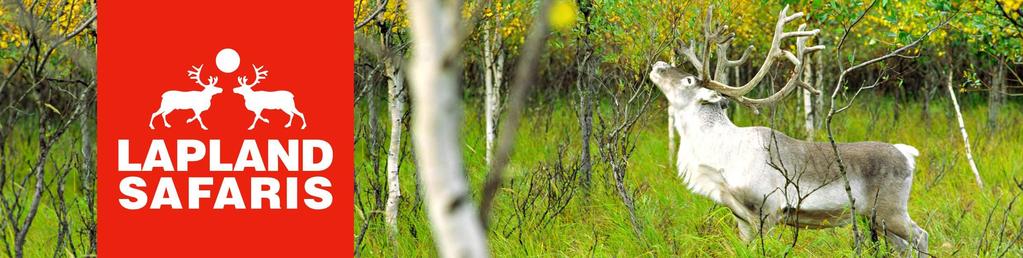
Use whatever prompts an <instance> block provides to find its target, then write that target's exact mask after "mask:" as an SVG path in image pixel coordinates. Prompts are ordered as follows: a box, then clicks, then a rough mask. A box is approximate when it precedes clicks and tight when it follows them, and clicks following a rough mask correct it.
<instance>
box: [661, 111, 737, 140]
mask: <svg viewBox="0 0 1023 258" xmlns="http://www.w3.org/2000/svg"><path fill="white" fill-rule="evenodd" d="M675 121H677V123H676V124H675V125H674V126H675V128H676V129H677V130H678V131H679V133H681V134H682V135H683V136H686V135H688V136H694V137H699V136H710V135H716V134H719V133H721V132H723V131H727V130H729V129H734V128H736V126H735V124H733V123H732V120H731V119H729V118H728V115H727V114H726V113H725V110H724V109H722V108H721V105H716V104H710V105H697V106H693V107H689V108H687V109H683V110H681V112H675Z"/></svg>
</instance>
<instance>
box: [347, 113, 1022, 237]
mask: <svg viewBox="0 0 1023 258" xmlns="http://www.w3.org/2000/svg"><path fill="white" fill-rule="evenodd" d="M658 97H659V96H658ZM871 98H875V99H873V100H871ZM543 105H553V106H549V107H548V108H546V109H540V110H533V111H531V112H529V113H528V114H527V117H526V118H525V120H524V122H523V123H522V127H521V128H520V130H519V132H518V142H517V143H516V147H515V153H514V156H513V157H512V162H511V164H510V165H509V170H508V172H507V177H506V181H505V184H504V188H503V189H502V190H501V192H500V193H499V195H498V196H497V200H496V203H495V207H494V211H493V216H492V218H491V221H492V222H491V226H490V229H489V231H488V232H489V234H488V238H489V239H488V240H489V244H490V248H491V251H492V252H493V253H494V254H495V255H496V256H498V257H532V256H539V257H591V256H597V257H635V256H643V257H649V256H656V257H664V256H668V257H672V256H681V257H707V256H712V257H735V256H740V257H747V256H760V255H762V254H766V255H767V256H781V255H783V254H785V253H786V252H789V255H792V256H795V257H819V256H824V255H829V256H831V255H836V256H853V255H855V254H854V252H853V249H852V246H853V240H852V237H851V234H852V231H851V227H850V226H845V227H840V228H832V229H823V230H800V232H799V240H798V242H797V243H796V245H795V248H790V245H791V244H792V238H793V231H794V230H793V228H791V227H778V228H776V229H774V230H773V231H770V232H768V233H767V235H766V236H765V237H764V238H763V244H761V242H760V240H758V241H756V242H755V243H749V244H747V243H744V242H742V241H741V240H739V238H738V233H737V230H736V228H735V221H734V219H733V218H732V215H731V213H730V212H729V211H728V210H727V209H726V208H724V207H723V206H720V205H716V204H714V203H713V202H712V201H710V200H709V199H707V198H704V197H702V196H699V195H695V194H692V193H690V192H689V191H688V190H687V189H686V188H685V185H684V183H683V182H682V181H681V180H680V179H678V178H677V177H676V176H675V175H676V171H675V170H674V168H673V165H671V162H670V161H669V153H668V142H667V128H666V123H667V121H666V120H667V119H666V112H665V109H664V104H663V101H658V102H655V105H656V106H655V107H653V108H652V109H651V110H650V112H649V113H648V114H647V115H646V116H645V118H644V119H643V120H640V122H639V126H638V127H637V129H636V131H635V134H636V136H635V138H634V140H635V143H636V149H635V152H634V153H633V155H632V157H631V158H630V160H629V168H628V174H627V177H626V184H627V185H628V187H629V189H630V190H631V191H633V194H634V196H633V198H634V199H635V202H636V213H637V216H638V218H639V223H640V224H641V226H642V227H643V231H642V233H640V234H636V233H634V231H633V229H632V226H631V224H630V222H629V214H628V212H627V210H626V208H625V205H624V204H623V202H622V200H621V199H620V198H619V196H618V195H617V193H616V192H615V190H614V188H613V186H612V183H611V182H612V180H613V179H612V178H611V177H610V176H608V173H609V172H608V169H607V168H606V166H605V165H604V164H602V163H599V162H598V163H596V164H595V168H594V169H595V170H594V178H593V180H594V184H593V186H592V187H591V188H590V190H589V192H588V193H586V192H584V190H583V189H581V188H580V189H576V190H577V191H578V192H577V193H576V195H575V198H573V199H572V201H571V203H569V205H568V206H567V207H566V208H565V210H564V211H563V212H562V213H561V214H559V215H558V216H556V217H554V218H553V220H552V221H551V222H550V223H546V224H544V225H540V223H539V222H538V221H537V219H536V218H538V217H540V216H541V215H542V213H543V211H544V209H543V207H545V205H546V202H545V201H544V198H540V200H539V201H538V202H537V204H536V205H534V206H535V208H534V209H532V210H528V211H526V212H525V213H523V212H520V211H519V210H517V209H516V208H515V207H516V203H517V201H516V200H521V199H522V198H523V197H524V196H526V192H527V191H529V189H528V188H527V187H526V185H527V184H524V183H523V182H524V181H525V180H527V179H528V178H527V175H528V173H540V172H538V171H539V170H537V168H538V167H539V166H541V164H550V163H551V161H552V160H553V159H555V158H556V156H557V153H558V148H559V145H561V144H565V145H566V146H567V150H568V151H567V155H566V157H565V163H571V162H573V161H574V160H575V159H576V158H577V157H578V152H579V147H578V144H579V140H578V138H579V136H578V135H579V132H578V122H577V120H576V117H575V112H574V110H573V109H572V108H573V107H574V106H573V105H571V104H564V103H555V104H543ZM479 106H481V105H479V104H477V103H470V104H467V107H466V108H465V109H466V110H467V113H466V116H465V123H464V127H463V130H464V131H463V137H464V142H465V147H464V152H463V154H464V159H465V166H466V173H467V176H468V178H469V182H470V183H471V189H472V193H473V196H474V197H475V200H477V201H478V200H479V196H480V189H481V186H482V183H483V180H484V179H485V178H486V173H487V168H486V166H485V161H484V153H483V151H484V142H483V141H484V140H483V134H482V133H483V129H482V127H483V123H482V120H481V119H479V117H480V116H479V115H478V114H477V113H475V112H474V111H476V110H479V108H477V107H479ZM789 106H795V105H789ZM894 109H895V104H894V102H893V101H891V100H890V99H889V100H878V99H877V97H866V98H863V99H861V100H859V101H858V103H857V106H856V107H854V108H852V109H850V110H849V111H848V112H846V113H843V114H840V115H839V116H837V117H836V119H835V121H834V123H833V126H834V128H835V133H836V136H837V139H838V140H839V141H842V142H850V141H865V140H876V141H885V142H891V143H906V144H910V145H913V146H915V147H917V148H918V149H919V150H920V151H921V156H920V157H919V158H918V159H917V170H916V172H915V176H914V182H913V192H912V197H911V200H910V214H911V216H912V217H913V219H914V220H915V221H916V222H917V223H918V224H919V225H920V226H921V227H923V228H924V229H925V230H927V231H928V232H929V233H930V247H931V248H930V251H931V252H932V253H933V254H935V255H937V256H939V257H948V256H955V257H959V256H982V257H997V256H999V255H1001V254H1002V253H1003V252H1006V255H1007V256H1010V257H1011V256H1017V257H1018V256H1023V242H1015V243H1014V244H1012V241H1013V238H1016V237H1018V236H1020V234H1023V233H1021V232H1020V231H1021V230H1023V229H1021V226H1023V225H1021V223H1023V222H1021V221H1020V218H1023V208H1021V207H1019V206H1023V204H1021V203H1020V201H1017V203H1015V204H1014V207H1012V209H1011V210H1009V211H1008V212H1007V211H1006V207H1007V206H1008V205H1009V202H1010V201H1011V199H1012V198H1013V196H1014V195H1015V194H1019V193H1020V192H1021V190H1020V189H1017V188H1016V187H1015V186H1014V183H1013V182H1014V180H1021V181H1023V175H1021V174H1018V173H1017V172H1018V171H1023V163H1020V162H1017V160H1019V159H1020V158H1021V157H1023V154H1021V153H1023V135H1021V131H1023V125H1021V124H1020V122H1021V120H1023V114H1021V113H1020V111H1021V109H1020V106H1019V105H1015V104H1011V103H1010V105H1008V106H1006V107H1005V108H1004V110H1003V111H1002V117H1001V118H1000V122H999V124H1000V125H1001V127H1000V129H999V130H997V133H993V134H992V133H990V131H989V129H988V128H987V126H986V125H987V110H986V106H984V105H983V102H978V105H967V106H966V107H964V109H965V110H963V114H964V116H965V120H966V126H967V130H968V131H969V133H970V141H971V144H972V146H973V152H974V156H975V158H976V162H977V166H978V167H979V169H980V172H981V174H982V176H983V179H984V182H985V183H986V188H984V189H979V188H978V187H977V185H976V184H975V183H974V179H973V176H972V173H971V172H970V169H969V166H968V164H967V161H966V157H965V152H964V151H963V142H962V138H961V136H960V134H959V130H958V124H957V123H956V121H955V116H954V114H953V113H952V111H951V107H950V105H946V104H945V103H943V102H941V103H937V104H934V105H932V106H931V109H930V112H929V114H928V115H929V117H930V119H929V121H927V120H925V119H923V115H922V112H921V106H920V105H919V104H900V105H899V109H900V110H901V112H900V114H899V116H900V117H899V118H898V120H896V119H895V118H894V115H893V110H894ZM360 111H365V109H364V108H363V109H360V110H357V114H360V115H365V113H359V112H360ZM380 112H386V110H381V111H380ZM779 112H780V114H779V115H778V116H776V120H775V122H774V123H773V126H772V123H771V116H770V115H769V114H770V113H769V112H764V114H762V115H759V116H757V115H752V114H750V112H749V110H748V109H745V108H739V110H736V112H735V117H734V118H733V120H734V121H735V123H736V124H738V125H740V126H749V125H765V126H771V127H773V128H776V129H779V130H781V131H783V132H786V133H787V134H789V135H791V136H793V137H799V138H802V137H803V132H802V129H801V128H802V121H801V118H800V117H799V116H798V115H796V114H798V110H797V109H795V108H794V107H789V108H787V109H786V110H779ZM781 114H785V115H781ZM360 119H365V118H364V117H363V118H357V120H356V124H357V128H359V129H357V131H360V130H363V129H365V128H363V124H364V123H365V120H360ZM381 119H386V115H381ZM387 127H388V124H387V121H386V120H384V121H382V122H381V128H380V129H381V130H386V129H387ZM822 128H823V127H822ZM359 138H360V140H359V141H358V142H357V146H356V151H355V164H356V170H357V172H356V173H357V176H356V180H357V182H358V183H359V184H360V187H361V188H360V189H361V190H363V191H362V193H360V194H361V200H357V202H359V201H362V202H364V203H365V205H366V209H367V211H368V213H362V212H361V211H360V210H359V208H358V206H356V208H355V221H354V222H353V223H354V227H355V230H356V234H358V232H359V229H360V227H361V225H362V224H363V221H364V219H365V218H366V217H367V216H371V214H377V215H379V212H373V211H372V210H374V208H375V206H374V203H373V202H374V201H373V200H372V196H371V195H372V194H371V193H369V192H367V191H366V189H368V188H369V184H370V181H371V180H381V181H382V180H384V179H383V177H382V175H381V177H379V178H377V177H376V176H375V175H374V174H373V171H372V164H370V162H369V161H368V159H367V155H366V144H367V142H366V137H364V136H360V137H359ZM815 138H816V139H817V140H825V139H826V134H825V132H823V131H819V132H818V134H817V135H815ZM384 143H386V140H382V143H381V144H384ZM593 153H594V155H596V151H595V149H594V151H593ZM380 166H381V172H380V173H383V172H382V169H383V167H384V164H381V165H380ZM414 173H415V172H414V165H413V164H412V163H411V161H410V159H408V158H406V159H405V162H404V164H403V166H402V169H401V180H402V194H403V196H402V199H403V200H402V202H401V207H400V215H399V229H400V233H399V236H398V241H397V246H394V245H393V244H392V242H391V241H389V240H388V236H387V235H388V234H387V231H386V227H385V225H384V223H383V219H382V216H372V218H373V219H372V220H371V221H370V223H369V227H368V231H367V233H366V237H365V240H364V242H363V243H362V245H363V246H362V247H360V248H361V250H362V252H363V254H364V255H365V256H366V257H385V256H392V255H394V254H395V252H397V254H398V256H400V257H413V256H436V255H437V254H436V251H435V247H434V244H433V240H432V239H431V235H430V223H429V220H428V218H427V217H426V213H425V211H424V210H423V207H424V205H423V204H422V203H421V200H420V197H417V194H416V193H415V191H416V190H415V189H416V187H415V184H416V179H415V175H414ZM513 181H514V183H513ZM554 190H559V191H564V190H568V189H554ZM382 191H383V190H382ZM520 217H525V219H522V222H523V224H521V225H520V224H519V222H520V220H519V218H520ZM860 223H861V224H860V225H862V226H865V225H866V224H865V221H860ZM1003 225H1004V229H1003ZM861 228H863V227H861ZM868 237H869V236H868ZM1019 241H1023V240H1019ZM885 246H886V244H884V243H883V241H881V243H879V244H874V243H872V242H870V241H869V239H868V240H867V241H866V242H865V244H864V246H863V250H864V254H866V255H870V256H875V255H881V254H884V252H886V251H884V249H885ZM790 249H791V250H790ZM878 250H881V251H878Z"/></svg>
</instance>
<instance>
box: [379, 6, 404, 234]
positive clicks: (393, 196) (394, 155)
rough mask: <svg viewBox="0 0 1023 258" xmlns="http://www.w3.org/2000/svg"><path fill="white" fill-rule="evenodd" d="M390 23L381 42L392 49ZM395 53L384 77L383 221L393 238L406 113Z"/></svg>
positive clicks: (387, 61) (388, 60)
mask: <svg viewBox="0 0 1023 258" xmlns="http://www.w3.org/2000/svg"><path fill="white" fill-rule="evenodd" d="M389 31H390V29H389V26H387V25H386V24H383V25H381V27H380V33H381V41H383V42H382V43H383V45H384V46H385V47H387V48H393V47H394V46H395V45H396V44H394V42H393V41H394V39H393V37H392V35H391V34H390V32H389ZM395 55H396V54H395V53H391V56H389V57H385V58H384V76H386V77H387V110H388V113H390V116H389V118H390V122H391V132H390V133H391V135H390V138H389V143H388V149H387V204H386V206H385V208H384V220H385V221H386V222H387V225H388V226H390V230H391V231H390V233H391V238H392V240H395V239H394V238H395V237H397V233H398V203H399V202H400V201H401V182H400V181H399V174H398V170H399V168H400V165H401V164H400V163H401V159H400V157H401V126H402V124H403V121H402V120H403V117H404V115H405V93H404V92H405V84H404V79H405V78H404V76H402V73H401V71H400V67H399V66H398V64H397V61H395V60H398V59H397V58H395V57H394V56H395Z"/></svg>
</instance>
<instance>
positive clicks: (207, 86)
mask: <svg viewBox="0 0 1023 258" xmlns="http://www.w3.org/2000/svg"><path fill="white" fill-rule="evenodd" d="M216 61H217V68H218V69H220V71H221V72H224V73H232V72H234V71H235V70H237V69H238V64H239V61H240V58H239V57H238V52H235V51H234V50H233V49H230V48H225V49H221V50H220V52H219V53H217V59H216ZM202 67H203V66H202V65H199V66H198V67H195V66H192V70H189V71H188V76H189V78H191V79H193V80H195V82H196V83H197V84H199V86H202V87H203V90H202V91H176V90H171V91H167V92H164V93H163V95H161V98H162V100H161V101H160V109H158V110H157V111H156V112H153V115H152V116H150V117H149V129H155V128H154V127H153V120H154V119H156V116H157V115H160V116H161V117H162V118H163V125H164V126H166V127H167V128H170V127H171V126H170V123H167V114H170V113H171V112H172V111H174V110H179V109H191V110H192V112H194V113H195V116H193V117H192V118H189V119H188V121H187V122H186V123H192V121H195V120H198V121H199V126H200V127H201V128H202V129H203V130H207V128H206V125H205V124H203V122H202V116H200V115H201V114H202V112H204V111H206V110H209V109H210V100H212V99H213V95H217V94H219V93H221V92H224V90H223V89H221V88H218V87H215V86H216V85H217V77H216V76H210V77H209V79H208V82H207V83H203V81H202V80H201V79H200V77H199V75H200V73H201V72H202ZM252 69H253V70H255V72H256V78H255V80H253V81H252V84H249V83H248V82H249V79H248V77H246V76H239V77H238V87H237V88H234V90H233V91H234V93H237V94H238V95H242V97H244V98H245V109H248V110H249V111H252V113H255V115H256V117H255V118H253V119H252V125H249V130H252V129H254V128H256V123H257V122H259V121H263V122H264V123H267V124H269V123H270V119H266V118H265V117H263V116H262V113H263V110H268V109H269V110H281V111H283V112H284V113H286V114H288V123H287V124H285V125H284V128H288V127H291V121H292V120H293V119H294V118H295V115H298V117H299V118H302V129H305V127H306V120H305V115H304V114H302V112H299V111H298V109H297V108H295V95H294V94H291V92H290V91H286V90H278V91H253V90H252V86H255V85H256V84H259V81H260V80H263V79H266V75H267V73H269V71H263V67H262V66H260V67H256V65H252Z"/></svg>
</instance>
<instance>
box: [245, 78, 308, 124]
mask: <svg viewBox="0 0 1023 258" xmlns="http://www.w3.org/2000/svg"><path fill="white" fill-rule="evenodd" d="M252 69H253V70H255V72H256V78H255V80H252V84H249V83H248V82H249V79H248V78H247V77H245V76H241V77H238V88H234V90H233V91H234V93H237V94H239V95H242V97H245V109H248V110H249V111H252V113H255V114H256V117H254V118H252V125H249V130H252V128H255V127H256V122H259V121H263V122H264V123H267V124H269V123H270V120H269V119H266V118H264V117H263V116H262V115H260V114H261V113H263V110H264V109H279V110H281V111H284V113H285V114H288V123H287V124H284V128H288V127H291V120H293V119H294V118H295V115H298V117H299V118H302V129H305V126H306V121H305V115H303V114H302V112H298V109H297V108H295V95H294V94H291V92H290V91H286V90H278V91H253V90H252V86H255V85H256V84H259V81H260V80H262V79H266V75H267V73H269V71H263V67H262V66H260V67H256V65H252Z"/></svg>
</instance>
